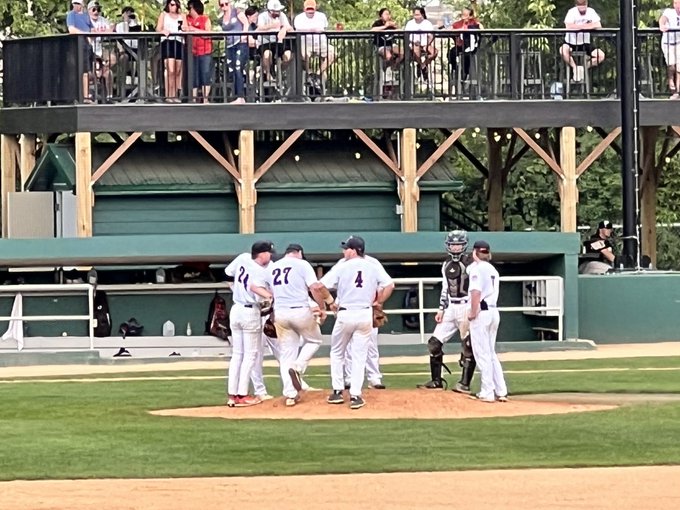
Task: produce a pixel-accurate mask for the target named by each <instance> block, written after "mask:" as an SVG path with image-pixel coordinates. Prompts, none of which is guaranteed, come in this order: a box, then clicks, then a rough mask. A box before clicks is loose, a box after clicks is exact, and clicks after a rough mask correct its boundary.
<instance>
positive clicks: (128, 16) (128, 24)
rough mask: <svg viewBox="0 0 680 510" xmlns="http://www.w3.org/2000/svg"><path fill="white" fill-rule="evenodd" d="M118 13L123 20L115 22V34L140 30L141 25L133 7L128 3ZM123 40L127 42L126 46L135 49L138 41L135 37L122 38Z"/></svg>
mask: <svg viewBox="0 0 680 510" xmlns="http://www.w3.org/2000/svg"><path fill="white" fill-rule="evenodd" d="M120 15H121V17H122V18H123V20H122V21H120V22H119V23H116V28H115V32H116V33H117V34H127V33H129V32H141V28H142V27H141V26H140V25H139V22H138V21H137V14H135V9H134V7H132V6H130V5H128V6H126V7H123V10H122V11H121V13H120ZM123 42H124V43H125V44H127V46H128V48H130V49H132V50H135V51H136V50H137V47H138V45H139V41H138V40H137V39H123Z"/></svg>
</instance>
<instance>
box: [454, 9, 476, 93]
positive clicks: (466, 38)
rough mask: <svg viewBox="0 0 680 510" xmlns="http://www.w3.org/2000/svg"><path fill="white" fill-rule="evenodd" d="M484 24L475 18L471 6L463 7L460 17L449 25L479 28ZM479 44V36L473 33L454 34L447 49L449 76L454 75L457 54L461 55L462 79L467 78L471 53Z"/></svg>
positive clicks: (456, 27) (462, 28)
mask: <svg viewBox="0 0 680 510" xmlns="http://www.w3.org/2000/svg"><path fill="white" fill-rule="evenodd" d="M483 28H484V26H483V25H482V24H481V23H480V22H479V20H478V19H477V18H475V12H474V10H473V9H472V7H465V8H464V9H463V10H462V11H461V16H460V19H459V20H457V21H454V22H453V24H452V25H451V30H480V29H483ZM478 46H479V36H478V35H475V34H474V33H471V34H465V33H463V34H457V35H456V36H455V44H454V45H453V47H452V48H451V49H450V50H449V65H450V66H451V76H455V74H456V71H457V69H458V56H460V57H461V60H462V64H463V73H462V75H461V79H462V81H465V80H467V79H468V76H469V75H470V63H471V61H472V58H471V57H472V55H474V54H475V53H476V52H477V48H478Z"/></svg>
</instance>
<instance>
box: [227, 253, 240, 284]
mask: <svg viewBox="0 0 680 510" xmlns="http://www.w3.org/2000/svg"><path fill="white" fill-rule="evenodd" d="M240 258H241V255H239V256H238V257H236V258H235V259H234V260H232V261H231V262H230V263H229V265H228V266H227V267H226V268H225V269H224V274H226V275H227V276H229V277H231V278H234V277H235V276H236V266H238V264H239V259H240Z"/></svg>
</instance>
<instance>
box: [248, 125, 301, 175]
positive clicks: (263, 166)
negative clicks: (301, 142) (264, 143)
mask: <svg viewBox="0 0 680 510" xmlns="http://www.w3.org/2000/svg"><path fill="white" fill-rule="evenodd" d="M304 132H305V130H304V129H298V130H297V131H294V132H293V134H291V135H290V136H289V137H288V138H286V140H285V141H284V142H283V143H282V144H281V145H280V146H279V148H278V149H276V150H275V151H274V152H273V154H272V155H271V156H269V157H268V158H267V161H265V162H264V163H262V164H261V165H260V167H259V168H258V169H257V170H255V182H257V181H259V180H260V178H261V177H262V176H263V175H264V174H265V173H266V172H267V170H269V169H270V168H271V167H272V166H273V165H274V163H276V162H277V161H278V160H279V159H280V158H281V156H283V155H284V154H285V153H286V151H287V150H288V149H290V146H291V145H293V144H294V143H295V141H296V140H297V139H298V138H300V135H302V133H304Z"/></svg>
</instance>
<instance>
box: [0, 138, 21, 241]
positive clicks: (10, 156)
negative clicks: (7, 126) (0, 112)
mask: <svg viewBox="0 0 680 510" xmlns="http://www.w3.org/2000/svg"><path fill="white" fill-rule="evenodd" d="M17 144H18V142H17V139H16V137H15V136H14V135H2V138H1V139H0V164H1V165H2V169H1V170H0V189H1V190H2V195H1V196H0V201H1V202H2V237H7V234H8V231H9V228H8V227H9V207H8V196H9V193H10V192H13V191H16V190H17V184H16V183H17V160H16V158H15V156H14V154H15V150H16V146H17Z"/></svg>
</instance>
